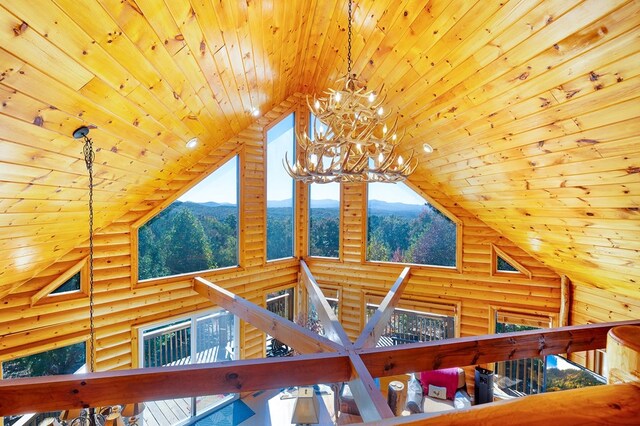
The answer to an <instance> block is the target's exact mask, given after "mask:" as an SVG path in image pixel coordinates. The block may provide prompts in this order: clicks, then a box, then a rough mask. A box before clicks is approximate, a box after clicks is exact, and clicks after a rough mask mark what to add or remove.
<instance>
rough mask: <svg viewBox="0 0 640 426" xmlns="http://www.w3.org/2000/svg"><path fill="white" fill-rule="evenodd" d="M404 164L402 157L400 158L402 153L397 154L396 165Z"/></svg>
mask: <svg viewBox="0 0 640 426" xmlns="http://www.w3.org/2000/svg"><path fill="white" fill-rule="evenodd" d="M403 164H404V159H403V158H402V155H398V165H399V166H402V165H403Z"/></svg>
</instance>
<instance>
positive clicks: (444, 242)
mask: <svg viewBox="0 0 640 426" xmlns="http://www.w3.org/2000/svg"><path fill="white" fill-rule="evenodd" d="M407 259H408V261H409V262H411V263H418V264H421V265H438V266H455V265H456V226H455V224H454V223H453V222H451V221H450V220H449V219H448V218H446V217H444V216H443V215H441V214H438V215H433V216H432V218H431V222H430V224H429V225H428V227H427V228H426V229H425V230H424V231H423V232H422V233H421V234H420V235H419V237H418V238H417V239H416V240H415V241H414V243H413V244H412V245H411V247H409V250H408V253H407Z"/></svg>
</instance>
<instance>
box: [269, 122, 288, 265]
mask: <svg viewBox="0 0 640 426" xmlns="http://www.w3.org/2000/svg"><path fill="white" fill-rule="evenodd" d="M294 127H295V120H294V114H293V113H291V114H289V115H288V116H287V117H285V118H284V119H282V120H281V121H279V122H278V123H277V124H276V125H275V126H273V127H271V128H270V129H269V130H268V131H267V260H275V259H282V258H286V257H293V255H294V252H293V241H294V239H293V238H294V223H295V221H294V186H293V179H292V178H291V176H289V175H288V174H287V172H286V170H285V169H284V167H283V166H282V159H283V158H284V156H285V153H287V158H289V159H291V158H294V155H295V136H294Z"/></svg>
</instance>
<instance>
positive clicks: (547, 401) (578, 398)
mask: <svg viewBox="0 0 640 426" xmlns="http://www.w3.org/2000/svg"><path fill="white" fill-rule="evenodd" d="M638 418H640V385H639V384H638V383H637V382H636V383H624V384H617V385H603V386H592V387H586V388H581V389H572V390H566V391H562V392H548V393H542V394H537V395H531V396H527V397H525V398H514V399H511V400H507V401H499V402H496V403H493V404H484V405H475V406H473V407H471V408H470V409H467V410H455V412H452V411H449V412H447V413H446V414H440V415H437V414H436V415H434V414H431V415H429V414H418V415H415V416H411V417H396V418H394V419H389V420H383V421H381V422H378V423H377V424H378V425H379V426H391V425H425V424H428V425H429V426H451V425H457V426H467V425H468V426H475V425H489V424H491V425H493V424H495V425H501V426H511V425H518V426H539V425H541V424H542V425H544V424H552V425H563V426H578V425H580V426H582V425H586V424H590V425H604V424H616V425H637V424H638Z"/></svg>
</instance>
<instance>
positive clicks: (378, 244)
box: [367, 236, 391, 262]
mask: <svg viewBox="0 0 640 426" xmlns="http://www.w3.org/2000/svg"><path fill="white" fill-rule="evenodd" d="M367 259H368V260H378V261H382V262H388V261H389V260H390V259H391V250H390V249H389V246H387V245H386V244H385V242H384V241H382V240H380V239H378V237H375V236H374V237H373V238H371V240H369V244H367Z"/></svg>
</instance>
